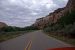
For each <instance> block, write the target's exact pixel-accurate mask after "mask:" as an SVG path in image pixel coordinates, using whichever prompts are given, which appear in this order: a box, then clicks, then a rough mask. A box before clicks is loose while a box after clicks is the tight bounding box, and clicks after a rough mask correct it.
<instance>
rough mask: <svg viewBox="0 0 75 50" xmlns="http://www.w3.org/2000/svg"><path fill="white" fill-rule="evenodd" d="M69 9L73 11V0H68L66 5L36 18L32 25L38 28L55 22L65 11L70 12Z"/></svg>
mask: <svg viewBox="0 0 75 50" xmlns="http://www.w3.org/2000/svg"><path fill="white" fill-rule="evenodd" d="M71 11H75V0H69V1H68V3H67V5H66V7H64V8H59V9H57V10H55V11H54V12H52V13H50V14H49V15H47V16H46V17H43V18H39V19H37V20H36V22H35V23H34V24H33V26H36V27H37V28H39V29H43V28H44V27H46V26H47V25H48V24H52V23H56V22H57V20H58V19H60V18H61V17H62V16H64V15H66V14H67V13H71Z"/></svg>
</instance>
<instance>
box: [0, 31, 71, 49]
mask: <svg viewBox="0 0 75 50" xmlns="http://www.w3.org/2000/svg"><path fill="white" fill-rule="evenodd" d="M58 47H71V46H70V45H67V44H65V43H63V42H61V41H59V40H56V39H54V38H52V37H48V36H47V35H45V34H44V33H43V32H42V31H35V32H31V33H28V34H25V35H22V36H19V37H16V38H14V39H11V40H8V41H5V42H2V43H0V50H46V49H47V48H58Z"/></svg>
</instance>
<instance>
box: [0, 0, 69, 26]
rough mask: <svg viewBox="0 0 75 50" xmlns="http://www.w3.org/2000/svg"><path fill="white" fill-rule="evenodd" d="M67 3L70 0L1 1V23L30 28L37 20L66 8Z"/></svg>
mask: <svg viewBox="0 0 75 50" xmlns="http://www.w3.org/2000/svg"><path fill="white" fill-rule="evenodd" d="M67 2H68V0H0V22H5V23H6V24H8V25H10V26H17V27H25V26H30V25H32V24H33V23H34V22H35V21H36V19H37V18H41V17H44V16H46V15H48V14H49V13H51V12H53V11H54V10H56V9H58V8H62V7H64V6H66V4H67Z"/></svg>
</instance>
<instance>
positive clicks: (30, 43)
mask: <svg viewBox="0 0 75 50" xmlns="http://www.w3.org/2000/svg"><path fill="white" fill-rule="evenodd" d="M31 45H32V41H29V42H28V44H27V46H26V47H25V50H30V48H31Z"/></svg>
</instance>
